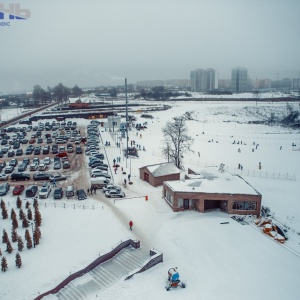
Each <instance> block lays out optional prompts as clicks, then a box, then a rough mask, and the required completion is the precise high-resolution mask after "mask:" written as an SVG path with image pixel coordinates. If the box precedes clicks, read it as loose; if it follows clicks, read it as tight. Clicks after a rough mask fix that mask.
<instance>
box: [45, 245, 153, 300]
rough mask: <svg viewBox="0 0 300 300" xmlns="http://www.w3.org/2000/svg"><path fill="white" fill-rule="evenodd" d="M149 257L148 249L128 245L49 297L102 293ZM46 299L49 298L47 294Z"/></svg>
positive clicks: (73, 299)
mask: <svg viewBox="0 0 300 300" xmlns="http://www.w3.org/2000/svg"><path fill="white" fill-rule="evenodd" d="M148 259H149V252H148V251H145V250H143V249H141V248H139V249H135V248H133V247H132V246H129V247H126V248H124V249H123V250H121V251H120V252H119V253H118V254H117V255H115V256H114V257H113V258H111V259H110V260H108V261H106V262H104V263H102V264H100V265H98V266H97V267H95V268H94V269H92V270H91V271H90V272H88V273H86V274H84V275H82V276H80V277H78V278H76V279H74V280H72V281H71V282H70V283H69V284H68V285H66V286H65V287H64V288H62V289H61V290H60V291H59V292H58V293H56V294H51V296H50V295H49V299H60V300H80V299H89V296H90V295H94V294H97V293H101V291H103V290H105V289H107V288H109V287H110V286H112V285H114V284H115V283H117V282H118V281H120V280H124V279H125V278H126V277H127V275H128V274H129V273H131V272H132V271H134V270H136V269H138V270H139V269H141V267H142V265H143V264H144V263H145V262H146V261H147V260H148ZM44 299H47V296H46V297H45V298H44Z"/></svg>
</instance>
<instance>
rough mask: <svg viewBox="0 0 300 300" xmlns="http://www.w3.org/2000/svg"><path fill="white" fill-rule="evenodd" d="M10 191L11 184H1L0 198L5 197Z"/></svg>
mask: <svg viewBox="0 0 300 300" xmlns="http://www.w3.org/2000/svg"><path fill="white" fill-rule="evenodd" d="M9 189H10V184H9V183H8V182H4V183H1V184H0V196H5V195H6V194H7V192H8V191H9Z"/></svg>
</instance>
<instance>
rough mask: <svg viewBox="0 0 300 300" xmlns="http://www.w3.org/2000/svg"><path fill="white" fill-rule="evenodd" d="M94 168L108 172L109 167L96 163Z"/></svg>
mask: <svg viewBox="0 0 300 300" xmlns="http://www.w3.org/2000/svg"><path fill="white" fill-rule="evenodd" d="M92 168H93V169H95V170H101V171H102V172H108V168H107V167H105V166H101V165H96V166H92Z"/></svg>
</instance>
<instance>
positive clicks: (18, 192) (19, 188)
mask: <svg viewBox="0 0 300 300" xmlns="http://www.w3.org/2000/svg"><path fill="white" fill-rule="evenodd" d="M24 189H25V186H24V185H16V186H15V187H14V189H13V195H15V196H16V195H21V194H22V192H23V191H24Z"/></svg>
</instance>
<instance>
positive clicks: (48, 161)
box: [43, 157, 51, 165]
mask: <svg viewBox="0 0 300 300" xmlns="http://www.w3.org/2000/svg"><path fill="white" fill-rule="evenodd" d="M43 163H44V164H45V165H50V164H51V158H50V157H45V158H44V160H43Z"/></svg>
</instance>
